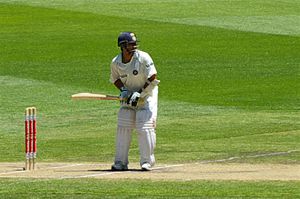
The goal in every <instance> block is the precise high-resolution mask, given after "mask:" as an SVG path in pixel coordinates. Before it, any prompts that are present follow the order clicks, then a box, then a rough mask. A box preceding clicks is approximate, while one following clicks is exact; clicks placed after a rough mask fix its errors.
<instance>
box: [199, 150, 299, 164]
mask: <svg viewBox="0 0 300 199" xmlns="http://www.w3.org/2000/svg"><path fill="white" fill-rule="evenodd" d="M299 151H300V150H289V151H287V152H274V153H264V154H257V155H248V156H241V157H230V158H226V159H220V160H204V161H200V162H197V163H196V164H207V163H216V162H226V161H231V160H235V159H242V158H258V157H267V156H277V155H286V154H289V153H293V152H299Z"/></svg>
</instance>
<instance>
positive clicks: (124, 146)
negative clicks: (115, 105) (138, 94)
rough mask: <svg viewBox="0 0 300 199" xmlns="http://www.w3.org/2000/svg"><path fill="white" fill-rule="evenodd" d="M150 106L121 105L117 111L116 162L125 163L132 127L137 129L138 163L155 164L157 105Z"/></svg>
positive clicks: (126, 161) (126, 162)
mask: <svg viewBox="0 0 300 199" xmlns="http://www.w3.org/2000/svg"><path fill="white" fill-rule="evenodd" d="M151 107H152V108H148V107H144V108H142V109H133V108H128V107H121V108H120V110H119V113H118V128H117V136H116V156H115V163H116V164H120V163H121V164H124V165H127V164H128V163H129V162H128V153H129V147H130V143H131V134H132V131H133V129H136V130H137V133H138V142H139V150H140V164H141V165H142V164H143V163H149V164H151V165H152V166H153V165H154V164H155V157H154V148H155V145H156V133H155V125H156V117H157V108H156V107H157V106H151Z"/></svg>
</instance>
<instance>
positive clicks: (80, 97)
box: [72, 93, 121, 100]
mask: <svg viewBox="0 0 300 199" xmlns="http://www.w3.org/2000/svg"><path fill="white" fill-rule="evenodd" d="M72 99H75V100H121V99H120V97H119V96H116V95H104V94H97V93H76V94H74V95H72Z"/></svg>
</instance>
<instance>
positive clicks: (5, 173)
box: [0, 171, 26, 175]
mask: <svg viewBox="0 0 300 199" xmlns="http://www.w3.org/2000/svg"><path fill="white" fill-rule="evenodd" d="M24 172H26V171H11V172H4V173H0V175H9V174H14V173H24Z"/></svg>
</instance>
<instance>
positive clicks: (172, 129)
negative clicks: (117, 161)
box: [0, 0, 300, 198]
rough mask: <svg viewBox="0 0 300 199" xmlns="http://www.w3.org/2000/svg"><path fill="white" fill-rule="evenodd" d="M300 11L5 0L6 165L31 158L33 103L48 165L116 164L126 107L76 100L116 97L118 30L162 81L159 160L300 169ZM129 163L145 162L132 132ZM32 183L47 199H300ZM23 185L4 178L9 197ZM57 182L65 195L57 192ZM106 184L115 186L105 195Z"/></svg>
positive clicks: (280, 188)
mask: <svg viewBox="0 0 300 199" xmlns="http://www.w3.org/2000/svg"><path fill="white" fill-rule="evenodd" d="M128 8H132V9H131V10H130V11H129V10H128ZM299 13H300V4H299V3H297V2H295V1H292V0H285V1H267V0H265V1H258V0H257V1H256V0H253V1H249V2H248V1H184V2H182V1H159V0H155V1H149V2H146V3H145V4H143V3H140V2H139V3H138V1H133V0H130V1H126V2H125V1H118V2H117V1H116V2H115V1H97V2H92V1H91V2H86V1H83V0H76V1H75V0H65V1H58V0H55V1H53V0H52V1H50V0H45V1H40V2H39V1H34V0H32V1H31V0H29V1H8V0H0V26H1V29H0V46H1V48H0V55H1V56H0V83H1V84H0V93H1V97H0V102H1V107H0V117H1V121H0V139H1V142H0V154H1V156H0V162H18V161H22V160H23V159H24V152H23V151H24V149H23V148H24V146H23V142H24V137H23V136H24V135H23V112H24V110H25V108H26V107H28V106H32V105H34V106H36V107H37V108H38V133H39V134H38V150H39V151H38V160H39V161H42V162H112V161H113V156H114V139H115V134H114V133H115V126H116V114H117V110H118V104H117V103H116V102H112V101H109V102H106V101H105V102H104V101H88V102H84V101H76V102H75V101H71V100H70V96H71V95H72V94H74V93H76V92H82V91H88V92H106V93H111V94H118V92H117V90H116V89H115V88H114V86H112V85H111V84H110V83H109V82H108V79H109V72H110V69H109V64H110V61H111V59H112V58H113V57H114V56H115V55H116V54H117V53H118V52H119V49H118V48H117V46H116V38H117V36H118V34H119V32H121V31H124V30H132V31H135V32H136V33H137V36H138V37H139V39H140V40H141V43H140V48H141V49H142V50H145V51H147V52H149V53H150V54H151V55H152V57H153V59H154V62H155V65H156V67H157V70H158V72H159V79H160V80H161V85H160V93H159V97H160V98H159V118H158V128H157V148H156V158H157V161H158V162H160V163H175V162H196V161H203V160H215V159H224V158H229V157H233V156H234V157H250V156H251V155H253V156H255V155H259V154H269V153H274V152H275V153H276V152H287V151H295V152H293V153H290V154H289V155H282V156H266V157H258V158H240V159H238V160H236V161H240V162H247V163H283V164H299V162H300V152H299V151H300V148H299V142H300V136H299V133H300V122H299V121H300V114H299V110H300V81H299V77H300V69H299V63H300V56H299V52H300V37H299V36H300V28H299V27H300V24H299V23H300V22H299V21H300V20H299V19H300V16H299ZM124 16H127V17H124ZM130 161H131V162H138V161H139V160H138V147H137V143H136V138H135V136H134V139H133V142H132V146H131V150H130ZM29 181H30V183H32V184H34V188H35V189H36V190H43V193H44V192H45V195H46V196H47V197H50V196H52V194H53V195H54V196H61V197H62V196H64V197H67V196H69V197H72V196H73V197H75V195H76V196H78V195H79V196H80V194H83V195H82V197H84V196H85V195H86V198H88V197H90V198H91V197H93V194H92V193H94V192H92V193H91V194H90V195H88V194H89V191H87V189H88V188H89V187H91V186H92V187H94V188H93V189H94V190H95V194H103V195H105V196H107V197H114V196H116V195H121V194H124V195H126V196H128V197H131V196H134V197H138V196H142V195H143V192H145V193H146V196H149V197H150V196H155V197H171V196H172V195H174V194H172V193H174V192H172V190H176V189H178V187H182V189H178V194H177V196H178V197H184V196H188V195H189V193H190V194H191V195H190V196H194V197H200V196H203V197H241V196H245V197H247V196H249V197H250V196H254V197H255V198H270V197H284V196H287V197H293V196H294V197H295V196H298V197H299V195H300V193H299V191H298V190H297V189H296V187H297V186H299V183H298V182H261V183H251V182H243V183H241V184H240V182H226V181H224V182H209V181H196V182H193V183H189V182H187V183H184V182H159V183H158V184H156V182H155V183H152V182H146V181H133V180H131V181H124V182H120V183H117V182H113V181H101V180H99V181H97V180H74V181H72V180H62V181H55V180H49V181H45V182H44V181H42V183H39V182H40V181H34V180H32V181H31V180H29ZM26 183H27V181H26V180H11V179H1V182H0V184H1V189H0V196H1V194H2V195H6V194H7V193H8V192H7V191H8V190H9V191H10V194H11V196H12V198H15V197H17V196H24V195H26V193H24V190H25V189H26V187H27V186H28V185H26ZM52 183H53V187H51V188H49V189H47V187H49V184H52ZM60 184H62V186H64V187H65V188H62V190H61V192H60V193H59V191H58V192H57V191H53V190H57V189H58V185H60ZM78 184H79V185H82V187H83V188H82V189H80V190H78V189H77V188H76V187H77V186H78ZM125 184H126V185H127V184H128V187H129V188H128V190H127V189H125V188H122V187H124V185H125ZM137 184H138V185H139V186H138V187H140V186H141V187H142V188H143V190H144V191H142V190H139V189H138V188H136V186H137ZM154 184H155V185H154ZM2 185H3V187H4V185H5V187H6V188H5V189H2ZM162 185H163V186H166V187H168V189H166V190H163V189H159V187H160V186H162ZM9 186H11V187H12V186H13V187H16V188H15V189H12V188H11V187H9ZM98 186H101V187H102V186H104V187H106V186H107V187H109V186H111V187H112V188H111V189H109V190H110V191H108V193H107V194H104V193H103V192H102V191H101V189H100V190H99V191H98V189H97V187H98ZM147 186H150V187H153V186H154V187H155V190H156V191H157V192H155V191H153V192H151V190H150V189H146V190H145V187H147ZM240 186H242V188H241V187H240ZM174 187H176V188H174ZM199 187H205V190H202V189H199ZM229 187H230V188H229ZM262 187H266V190H265V191H261V188H262ZM68 188H70V190H69V191H67V190H64V189H68ZM228 189H229V190H230V191H228V192H226V190H228ZM51 190H52V191H51ZM117 190H120V191H119V192H118V191H117ZM179 192H180V193H179ZM258 193H262V194H258ZM285 193H286V194H289V195H284V194H285ZM38 194H40V193H37V197H41V195H38ZM64 194H65V195H64ZM114 194H115V195H114Z"/></svg>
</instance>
